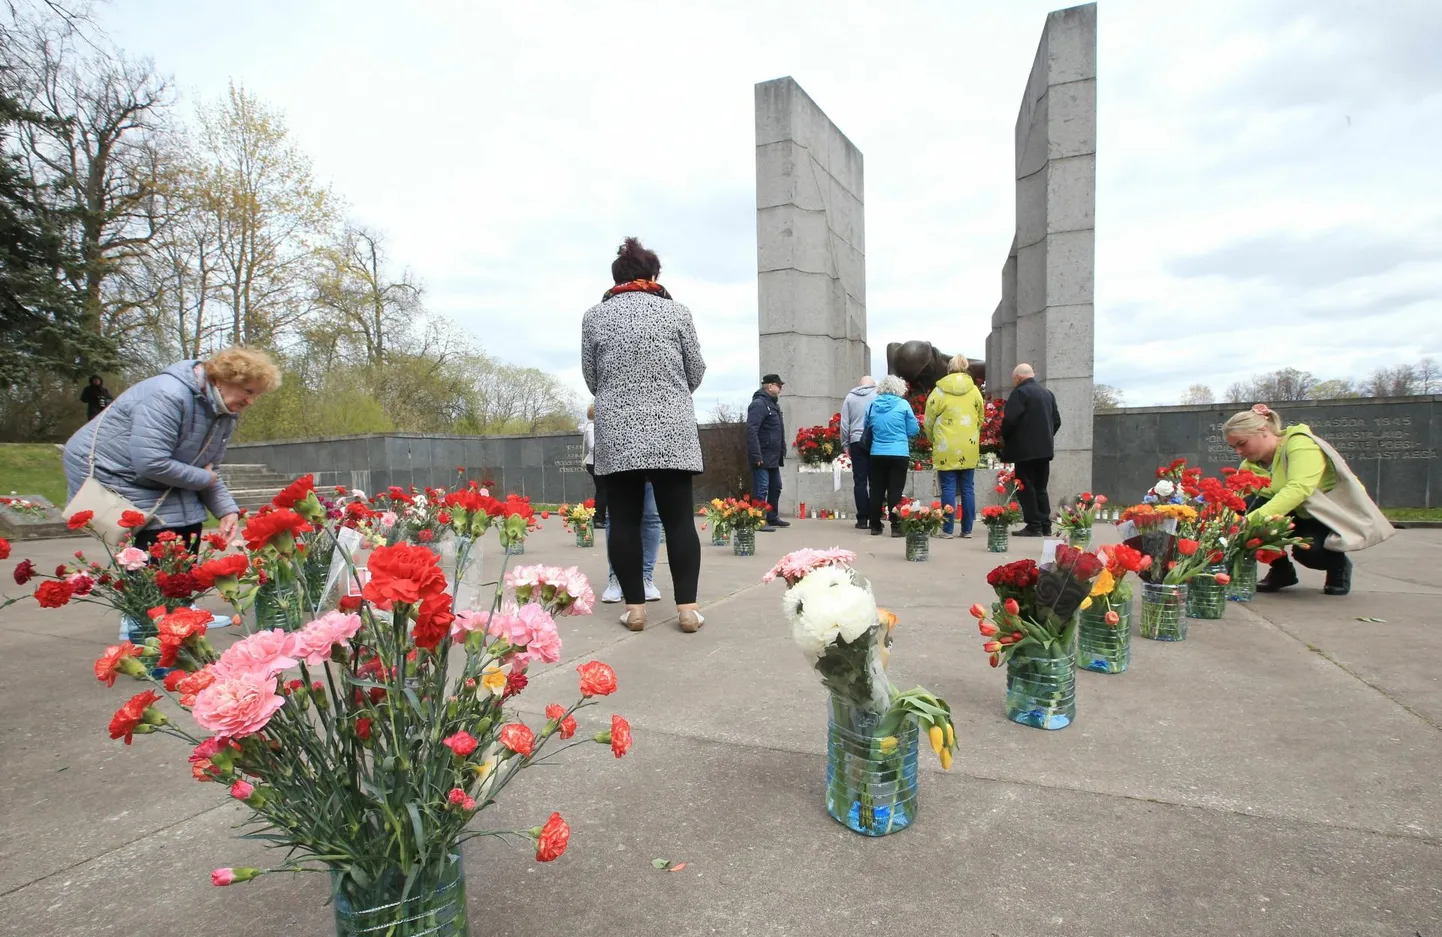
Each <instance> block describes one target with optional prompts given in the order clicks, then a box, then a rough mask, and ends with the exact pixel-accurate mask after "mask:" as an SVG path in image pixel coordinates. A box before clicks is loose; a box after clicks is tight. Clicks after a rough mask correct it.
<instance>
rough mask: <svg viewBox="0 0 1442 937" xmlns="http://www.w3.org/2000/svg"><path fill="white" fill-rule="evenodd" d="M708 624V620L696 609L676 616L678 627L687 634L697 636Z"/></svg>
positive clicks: (687, 610) (689, 609) (690, 609)
mask: <svg viewBox="0 0 1442 937" xmlns="http://www.w3.org/2000/svg"><path fill="white" fill-rule="evenodd" d="M704 624H706V619H705V618H704V617H703V616H702V615H701V613H700V612H698V611H696V610H695V609H694V608H688V609H686V610H684V611H682V612H680V613H678V614H677V616H676V626H677V627H679V628H680V629H681V630H682V631H684V632H686V633H687V634H695V633H696V632H697V631H700V630H701V626H702V625H704Z"/></svg>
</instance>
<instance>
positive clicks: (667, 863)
mask: <svg viewBox="0 0 1442 937" xmlns="http://www.w3.org/2000/svg"><path fill="white" fill-rule="evenodd" d="M651 868H653V869H656V870H657V871H659V872H664V871H666V870H667V869H669V868H671V860H670V859H652V860H651Z"/></svg>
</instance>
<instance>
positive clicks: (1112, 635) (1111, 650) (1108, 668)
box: [1077, 591, 1132, 673]
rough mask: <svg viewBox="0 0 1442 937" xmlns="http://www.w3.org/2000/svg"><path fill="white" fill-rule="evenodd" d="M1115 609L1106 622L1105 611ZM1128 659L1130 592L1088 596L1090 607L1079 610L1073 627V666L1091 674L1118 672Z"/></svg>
mask: <svg viewBox="0 0 1442 937" xmlns="http://www.w3.org/2000/svg"><path fill="white" fill-rule="evenodd" d="M1108 612H1116V613H1117V621H1116V624H1114V625H1109V624H1107V613H1108ZM1131 660H1132V594H1131V592H1130V591H1127V592H1125V593H1124V594H1122V595H1118V594H1117V592H1116V591H1113V592H1112V594H1111V595H1110V596H1107V597H1102V596H1098V597H1096V598H1093V599H1092V604H1091V607H1090V608H1087V609H1083V610H1082V612H1081V625H1080V627H1078V629H1077V666H1079V667H1081V669H1083V670H1090V671H1093V672H1095V673H1121V672H1123V671H1124V670H1126V669H1127V665H1128V664H1130V663H1131Z"/></svg>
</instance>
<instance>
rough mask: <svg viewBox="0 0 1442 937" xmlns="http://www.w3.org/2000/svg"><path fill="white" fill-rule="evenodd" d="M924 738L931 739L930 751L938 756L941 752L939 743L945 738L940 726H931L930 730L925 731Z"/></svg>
mask: <svg viewBox="0 0 1442 937" xmlns="http://www.w3.org/2000/svg"><path fill="white" fill-rule="evenodd" d="M926 736H927V738H929V739H931V750H932V751H934V752H936V753H937V754H938V755H940V754H941V750H942V744H941V743H942V742H944V741H946V736H945V734H944V733H943V732H942V731H941V726H932V727H931V728H930V729H927V730H926Z"/></svg>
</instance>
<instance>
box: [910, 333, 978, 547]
mask: <svg viewBox="0 0 1442 937" xmlns="http://www.w3.org/2000/svg"><path fill="white" fill-rule="evenodd" d="M969 364H970V362H968V361H967V360H966V358H965V357H964V356H962V355H957V356H956V357H955V358H952V359H951V361H950V362H948V363H947V371H948V372H949V373H948V374H947V375H946V377H944V378H942V379H941V380H939V381H937V382H936V389H935V390H933V391H932V392H931V396H930V397H927V398H926V421H925V422H926V425H925V426H924V427H923V429H924V430H925V432H926V437H927V438H928V439H930V440H931V464H932V465H933V466H934V467H935V468H936V478H937V481H939V482H940V483H941V503H942V507H943V510H944V509H945V508H946V506H948V505H949V506H950V507H951V508H952V513H951V514H948V515H946V520H945V521H944V522H943V523H942V525H941V535H942V536H943V537H945V538H947V539H948V540H949V539H951V537H952V529H953V526H952V525H953V521H954V519H955V517H956V515H957V514H960V515H961V535H962V536H963V537H970V536H971V528H972V525H973V524H974V523H975V522H976V486H975V482H974V479H973V475H974V473H975V469H976V464H977V462H978V461H980V459H981V424H982V423H983V422H984V420H985V417H986V401H985V400H983V399H982V398H981V391H980V390H978V389H977V387H976V382H975V381H973V380H972V379H971V375H969V374H967V373H966V369H967V367H968V366H969ZM958 483H960V488H961V509H960V510H959V511H958V510H957V505H956V494H957V487H958Z"/></svg>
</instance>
